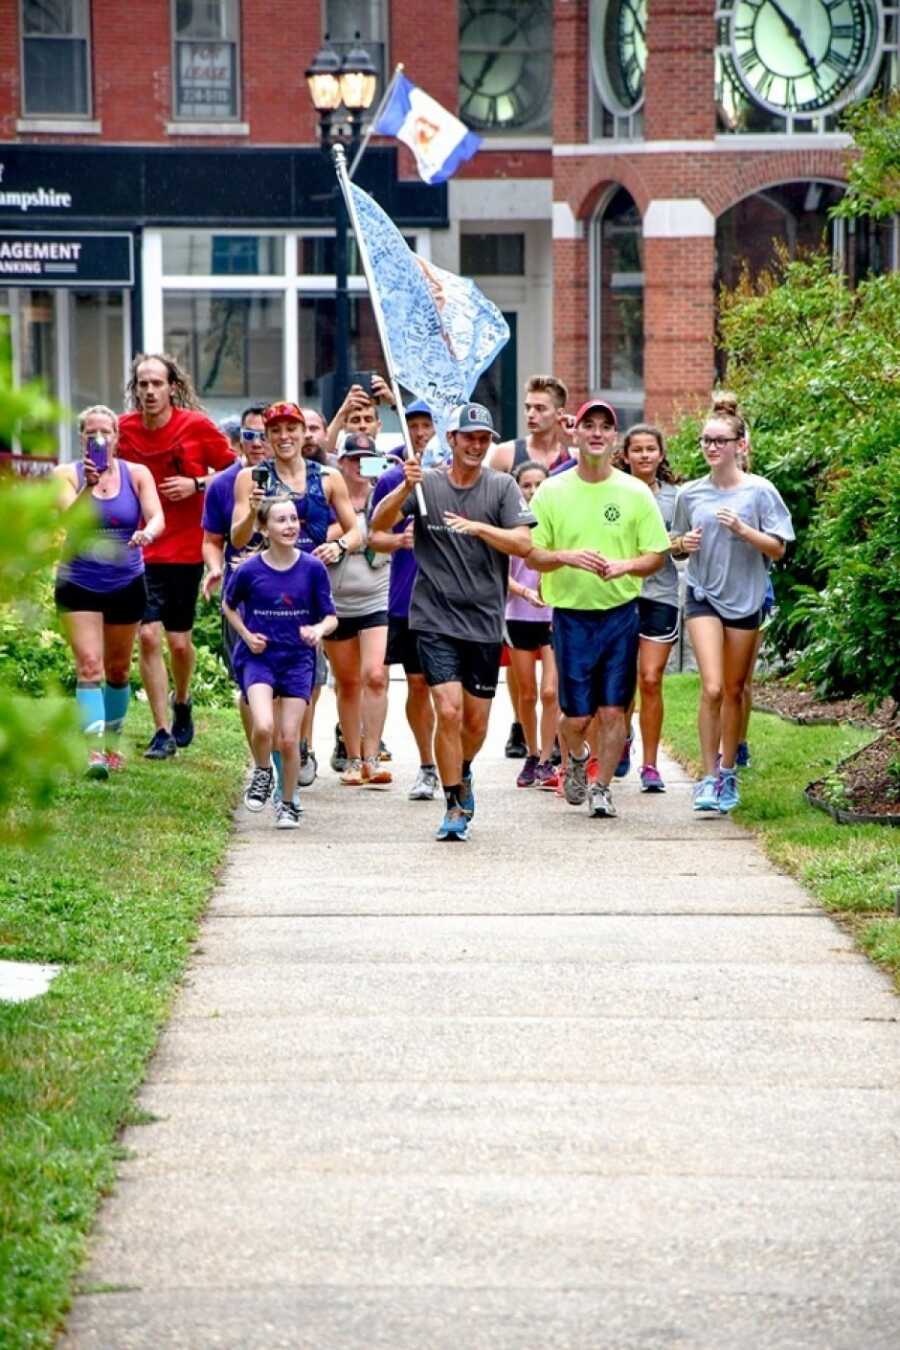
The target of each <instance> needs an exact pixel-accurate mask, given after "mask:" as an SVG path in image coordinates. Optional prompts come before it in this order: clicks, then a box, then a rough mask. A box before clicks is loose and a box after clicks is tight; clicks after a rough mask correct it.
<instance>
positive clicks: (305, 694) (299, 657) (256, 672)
mask: <svg viewBox="0 0 900 1350" xmlns="http://www.w3.org/2000/svg"><path fill="white" fill-rule="evenodd" d="M315 670H316V663H315V657H314V654H313V651H312V649H311V648H309V647H307V648H306V650H305V651H297V650H296V649H293V648H292V649H290V650H288V651H281V652H262V653H261V654H260V655H259V656H255V655H254V654H253V652H248V653H247V655H246V656H244V658H243V660H241V661H240V662H239V663H238V668H237V674H238V675H239V676H240V681H241V688H242V689H243V691H244V697H245V698H246V696H247V690H248V689H249V688H250V686H251V684H268V685H271V686H272V693H273V694H274V695H275V697H276V698H302V699H304V700H305V701H306V702H307V703H308V702H309V699H310V695H311V694H312V687H313V676H314V675H315Z"/></svg>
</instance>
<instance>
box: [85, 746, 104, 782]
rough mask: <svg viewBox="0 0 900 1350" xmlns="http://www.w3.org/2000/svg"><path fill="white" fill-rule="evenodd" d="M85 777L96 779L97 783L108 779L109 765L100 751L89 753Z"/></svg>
mask: <svg viewBox="0 0 900 1350" xmlns="http://www.w3.org/2000/svg"><path fill="white" fill-rule="evenodd" d="M85 775H86V777H88V778H96V779H97V781H98V782H99V781H101V780H103V779H104V778H108V777H109V765H108V764H107V762H106V756H105V755H104V753H103V751H102V750H92V751H91V752H90V754H89V755H88V762H87V769H86V770H85Z"/></svg>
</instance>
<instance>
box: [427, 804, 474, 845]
mask: <svg viewBox="0 0 900 1350" xmlns="http://www.w3.org/2000/svg"><path fill="white" fill-rule="evenodd" d="M434 837H435V839H437V840H439V841H440V842H441V843H443V842H444V841H445V840H451V839H454V840H459V841H460V842H462V841H463V840H465V839H468V837H469V817H468V816H467V815H466V813H465V811H463V809H462V808H461V807H459V806H451V807H448V809H447V812H446V814H445V815H444V819H443V820H442V821H441V823H440V826H439V827H438V830H437V833H436V834H435V836H434Z"/></svg>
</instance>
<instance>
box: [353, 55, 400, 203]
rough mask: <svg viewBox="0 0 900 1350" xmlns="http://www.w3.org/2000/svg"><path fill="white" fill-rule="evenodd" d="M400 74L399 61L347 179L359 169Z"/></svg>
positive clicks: (373, 115)
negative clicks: (376, 124)
mask: <svg viewBox="0 0 900 1350" xmlns="http://www.w3.org/2000/svg"><path fill="white" fill-rule="evenodd" d="M402 74H403V62H402V61H400V62H398V63H397V65H396V66H395V67H394V73H393V75H392V76H391V78H390V81H389V82H388V87H387V89H385V91H384V93H383V94H382V96H381V102H380V103H379V105H378V107H377V108H376V109H375V112H374V113H373V114H372V117H371V118H370V120H369V125H368V126H367V127H366V131H365V135H364V136H363V138H362V140H361V141H360V144H359V149H358V150H357V152H356V154H355V155H354V156H353V162H352V163H351V165H350V168H349V169H348V170H347V177H348V178H352V177H353V175H354V174H355V173H356V170H357V169H358V168H359V161H360V160H361V159H362V157H363V155H364V154H365V153H366V146H367V145H368V144H369V141H370V140H371V139H372V135H373V132H374V131H375V123H376V122H377V121H378V119H379V117H380V116H381V114H382V113H383V112H384V110H385V108H386V107H387V105H388V100H389V99H390V97H391V94H392V93H393V92H394V85H395V84H396V83H397V81H398V79H399V78H400V76H401V75H402Z"/></svg>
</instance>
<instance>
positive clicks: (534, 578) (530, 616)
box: [506, 557, 553, 623]
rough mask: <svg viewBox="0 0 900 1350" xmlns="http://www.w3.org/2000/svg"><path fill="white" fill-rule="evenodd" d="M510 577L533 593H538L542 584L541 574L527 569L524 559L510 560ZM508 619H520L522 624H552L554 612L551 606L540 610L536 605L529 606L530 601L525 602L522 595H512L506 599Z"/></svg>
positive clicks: (529, 568) (515, 558) (545, 606)
mask: <svg viewBox="0 0 900 1350" xmlns="http://www.w3.org/2000/svg"><path fill="white" fill-rule="evenodd" d="M509 575H510V577H511V579H512V580H513V581H517V582H518V583H519V585H520V586H525V587H526V588H527V589H528V590H531V591H536V590H537V588H538V587H539V586H540V584H541V577H540V573H539V572H535V571H534V570H533V569H532V568H531V567H527V566H526V564H525V559H524V558H517V557H512V558H510V560H509ZM506 617H507V618H508V619H518V620H520V621H521V622H522V623H550V622H552V619H553V611H552V609H550V607H549V605H542V606H541V608H540V609H538V608H536V607H535V606H534V605H529V603H528V601H527V600H523V599H522V597H521V596H520V595H513V594H511V593H510V594H509V595H508V596H507V599H506Z"/></svg>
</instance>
